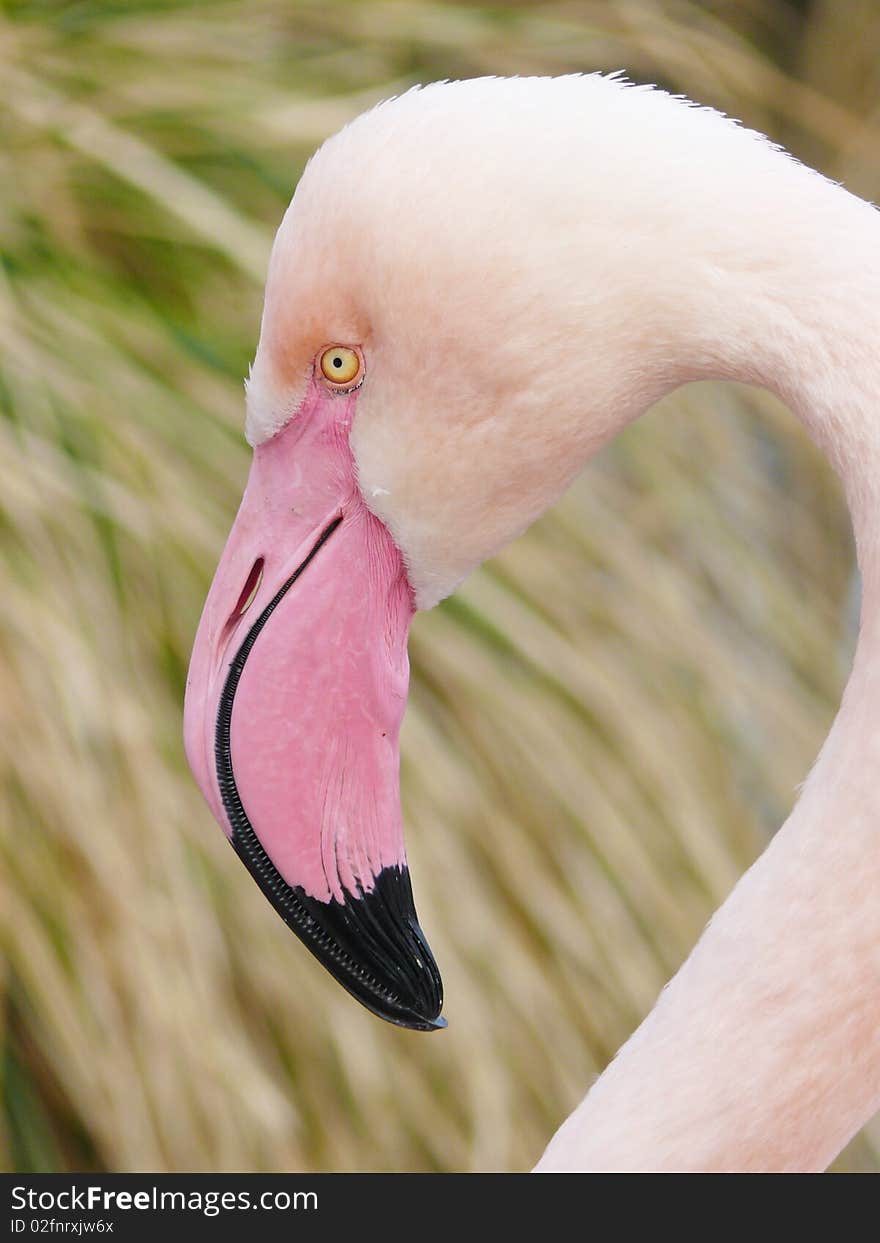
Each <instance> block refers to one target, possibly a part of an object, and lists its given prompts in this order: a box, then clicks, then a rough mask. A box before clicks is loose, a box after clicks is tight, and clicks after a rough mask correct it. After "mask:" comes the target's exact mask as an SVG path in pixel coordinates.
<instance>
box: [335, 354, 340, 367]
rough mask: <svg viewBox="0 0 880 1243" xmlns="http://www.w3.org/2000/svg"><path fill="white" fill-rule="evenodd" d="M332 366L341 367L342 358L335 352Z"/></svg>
mask: <svg viewBox="0 0 880 1243" xmlns="http://www.w3.org/2000/svg"><path fill="white" fill-rule="evenodd" d="M333 366H334V367H341V366H342V359H341V358H340V357H339V355H338V354H337V355H336V357H335V358H334V359H333Z"/></svg>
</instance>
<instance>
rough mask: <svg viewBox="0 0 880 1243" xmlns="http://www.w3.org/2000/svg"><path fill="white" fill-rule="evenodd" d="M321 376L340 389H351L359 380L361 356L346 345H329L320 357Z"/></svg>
mask: <svg viewBox="0 0 880 1243" xmlns="http://www.w3.org/2000/svg"><path fill="white" fill-rule="evenodd" d="M320 363H321V374H322V375H323V377H324V379H325V380H329V382H330V383H331V384H332V385H334V386H339V387H340V388H352V387H354V385H355V381H357V380H359V379H360V374H361V356H360V354H359V353H358V352H357V350H352V349H350V348H349V347H348V346H347V345H331V346H330V348H329V349H326V350H323V351H322V352H321V357H320Z"/></svg>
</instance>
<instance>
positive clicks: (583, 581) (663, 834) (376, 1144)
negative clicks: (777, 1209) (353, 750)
mask: <svg viewBox="0 0 880 1243" xmlns="http://www.w3.org/2000/svg"><path fill="white" fill-rule="evenodd" d="M618 68H625V69H626V70H627V71H628V72H629V73H630V75H631V76H632V77H634V78H635V79H637V80H640V81H652V82H658V83H660V84H662V85H664V86H666V87H668V88H670V89H673V90H675V91H681V92H684V93H686V94H688V95H691V96H693V97H695V98H697V99H699V100H701V101H703V102H706V103H711V104H714V105H716V106H718V107H720V108H722V109H724V110H726V111H728V112H730V113H732V114H734V115H736V116H738V117H741V118H742V119H743V120H744V121H745V122H747V123H748V124H750V125H752V126H755V127H757V128H759V129H763V130H765V131H767V132H768V133H770V134H771V135H772V136H773V137H774V138H775V139H777V140H778V141H781V142H783V143H784V144H786V145H787V146H789V147H790V148H791V149H792V150H793V151H794V152H795V153H796V154H798V155H799V156H801V157H802V158H803V159H805V160H807V161H808V162H810V163H814V164H816V165H817V166H818V167H820V168H821V169H822V170H823V171H824V172H826V173H828V174H829V175H831V176H832V177H835V178H842V179H845V181H846V182H847V184H848V185H849V187H850V188H851V189H853V190H855V191H856V192H858V193H860V194H862V195H864V196H866V197H869V198H877V197H878V185H880V143H878V137H880V6H878V5H877V4H876V3H875V0H837V2H834V0H813V2H812V3H809V2H807V0H801V2H799V3H795V2H794V0H744V2H736V3H735V2H734V0H715V2H712V0H703V2H689V0H601V2H593V3H591V2H588V0H571V2H570V3H558V2H557V3H530V4H516V3H514V4H505V5H494V6H486V5H479V4H460V3H423V2H421V0H397V2H396V0H361V2H354V0H348V2H345V0H343V2H334V3H332V4H331V3H321V2H319V0H314V2H311V3H310V2H307V0H286V2H284V0H229V2H225V0H209V2H207V3H193V2H185V3H170V2H165V3H162V2H159V0H156V2H150V0H136V2H134V3H129V4H125V3H98V2H97V0H92V2H89V0H83V2H82V3H65V4H62V3H52V2H50V0H42V2H39V0H31V2H20V3H16V2H7V3H4V4H3V5H2V6H0V81H2V91H0V135H2V140H0V187H2V188H0V250H2V260H3V263H2V269H0V407H2V414H3V418H2V419H0V438H2V444H0V562H2V591H0V765H2V775H0V800H2V803H0V857H2V873H0V944H2V957H0V972H2V990H3V1004H2V1009H0V1050H2V1061H0V1076H2V1085H0V1086H2V1093H3V1099H4V1111H3V1117H4V1121H3V1124H2V1132H0V1146H2V1164H3V1166H4V1167H5V1168H17V1169H20V1170H28V1171H34V1170H68V1169H79V1170H101V1169H111V1170H188V1171H193V1170H291V1169H294V1170H320V1169H339V1170H448V1169H464V1170H468V1169H474V1170H510V1169H522V1168H527V1167H528V1166H529V1165H530V1163H532V1162H533V1161H534V1160H535V1159H536V1158H537V1156H538V1155H539V1153H540V1151H541V1149H542V1147H543V1145H544V1143H545V1142H546V1140H547V1139H548V1138H549V1136H550V1134H551V1133H552V1131H553V1130H554V1129H555V1127H556V1126H557V1125H558V1123H559V1122H560V1121H561V1120H562V1118H563V1117H564V1116H565V1115H566V1114H567V1113H568V1111H569V1110H570V1109H571V1108H572V1107H573V1106H574V1105H575V1103H576V1102H577V1101H578V1100H579V1099H580V1097H581V1096H582V1095H583V1093H584V1091H585V1090H586V1088H587V1086H588V1084H589V1083H590V1081H591V1079H592V1077H593V1076H594V1075H595V1074H596V1073H597V1072H598V1071H599V1070H600V1069H601V1068H602V1066H603V1065H604V1063H605V1062H606V1061H607V1059H608V1058H609V1057H610V1056H611V1055H612V1054H613V1052H614V1051H615V1049H616V1048H617V1047H618V1045H619V1044H620V1043H621V1042H622V1040H623V1039H624V1038H625V1037H626V1036H627V1035H628V1033H629V1032H630V1031H631V1029H632V1028H633V1027H634V1025H635V1024H636V1023H637V1022H638V1021H639V1020H640V1018H641V1017H642V1016H643V1015H644V1014H645V1012H646V1011H647V1010H648V1009H649V1008H650V1006H651V1004H652V1002H653V1000H654V998H655V996H656V994H657V992H658V990H659V989H660V987H661V986H662V985H663V983H664V982H665V980H666V979H667V978H668V976H669V975H670V974H671V973H672V972H673V971H674V970H675V968H676V967H677V966H678V964H679V963H680V961H681V960H682V958H683V956H684V955H685V954H686V953H687V951H688V950H689V948H690V947H691V945H692V944H693V942H694V940H695V939H696V937H697V936H698V934H699V932H700V930H701V928H702V926H703V924H704V923H705V921H706V919H707V917H708V916H709V914H710V913H711V911H712V910H713V909H714V908H715V906H716V905H717V904H718V903H719V901H720V900H721V899H722V898H723V897H724V895H725V894H726V893H727V892H728V890H729V889H730V887H731V886H732V885H733V883H734V882H735V880H736V879H737V877H738V875H739V874H740V872H741V871H742V870H743V868H745V866H746V865H747V864H748V863H749V862H750V861H751V860H752V859H753V858H754V856H755V855H756V854H757V853H758V852H759V851H760V849H761V848H762V846H763V845H764V843H765V842H766V841H767V839H768V836H769V835H770V834H771V833H772V831H773V830H774V829H775V828H776V827H777V826H778V825H779V824H780V823H781V822H782V820H783V819H784V817H785V815H786V813H787V811H788V809H789V807H790V805H791V803H792V800H793V797H794V791H795V788H796V786H797V783H798V782H799V781H800V780H802V779H803V777H804V776H805V774H806V772H807V769H808V767H809V765H810V763H811V762H812V760H813V758H814V757H815V754H816V752H817V750H818V747H819V744H820V742H821V739H822V738H823V736H824V733H825V731H826V730H827V728H828V726H829V724H830V721H831V718H832V715H833V712H834V709H835V706H836V703H837V700H838V696H839V693H840V690H841V688H842V685H843V681H844V679H845V675H846V671H847V668H848V662H849V656H850V652H851V646H852V631H853V617H854V612H853V609H854V593H855V586H854V582H853V558H852V550H851V544H850V533H849V524H848V520H847V517H846V513H845V510H844V507H843V504H842V500H841V495H840V492H839V489H838V487H837V484H836V482H835V480H834V479H833V477H832V476H831V474H830V472H829V470H828V468H827V467H826V466H825V464H824V462H823V460H822V459H821V458H820V456H819V455H818V453H817V452H816V451H815V450H814V449H813V447H812V446H811V445H810V444H809V442H808V441H807V440H806V438H805V436H804V435H803V433H802V432H801V430H800V428H799V427H798V426H796V425H795V424H794V422H793V420H792V419H791V417H790V416H789V415H788V414H787V413H786V412H785V411H784V410H782V409H781V408H780V407H779V406H778V405H776V404H775V403H774V402H772V401H771V400H770V399H769V398H768V397H766V396H765V395H763V394H760V393H756V392H753V391H750V390H746V389H737V388H734V387H731V386H727V387H723V386H708V385H702V386H695V387H693V388H690V389H687V390H683V391H681V392H680V393H678V394H677V395H675V397H674V398H673V399H671V400H668V401H666V402H665V403H664V404H663V407H662V408H658V409H657V410H656V411H655V412H653V413H652V414H651V415H650V416H649V417H648V418H646V419H644V420H642V421H641V423H640V424H638V425H637V426H635V427H633V428H632V429H630V430H629V431H628V432H627V433H626V434H625V435H624V436H623V437H622V438H620V439H619V440H618V441H617V442H616V443H615V444H614V445H613V446H612V447H611V448H610V449H609V450H607V451H606V452H604V453H603V454H602V455H601V457H600V458H599V459H598V460H597V461H596V462H595V463H594V464H593V465H592V466H591V467H590V468H589V469H588V471H587V472H586V474H585V476H584V477H583V479H582V480H581V482H580V483H579V484H578V485H577V486H576V487H575V488H574V489H573V490H572V491H571V492H570V493H569V494H568V495H567V496H566V497H565V499H564V500H563V502H562V503H561V504H560V505H559V506H558V508H557V509H556V511H555V512H553V513H552V514H549V515H548V516H547V517H546V518H545V519H544V520H543V521H542V522H540V523H539V524H538V525H537V526H536V527H534V528H533V529H532V530H531V531H530V532H529V534H528V535H526V536H525V537H524V538H523V539H521V540H520V541H519V542H518V543H516V544H515V545H513V546H512V547H510V548H509V549H508V550H507V551H506V552H505V553H504V554H503V555H502V556H501V557H499V558H498V559H497V560H496V561H495V562H494V563H493V564H491V565H489V566H487V567H485V568H484V569H483V570H482V571H481V572H480V573H478V574H477V575H475V576H474V577H473V579H471V580H470V581H469V582H468V583H467V584H466V586H465V587H464V588H463V589H462V590H461V591H460V592H459V593H458V595H457V596H456V597H455V598H454V599H452V600H450V601H448V602H447V603H446V604H444V605H443V606H442V607H440V608H439V609H437V610H435V611H434V612H433V613H431V614H428V615H425V616H422V617H421V618H420V619H418V620H417V623H416V625H415V629H414V634H413V639H412V648H411V652H412V658H413V694H412V701H411V705H410V708H409V712H408V716H407V722H406V727H405V734H404V751H403V791H404V802H405V812H406V817H407V822H408V837H409V847H410V859H411V863H412V867H413V875H414V881H415V886H416V896H417V901H418V905H419V910H420V914H421V917H422V923H423V925H424V926H425V928H426V929H427V931H428V934H429V936H430V939H431V942H432V945H433V947H434V950H435V952H436V954H437V956H438V959H439V961H440V963H441V966H442V968H443V971H444V977H445V982H446V988H447V996H448V1004H447V1008H446V1013H447V1015H448V1018H449V1021H450V1027H449V1030H448V1032H446V1033H445V1034H443V1035H440V1036H435V1037H433V1038H430V1039H426V1038H425V1037H423V1036H419V1035H415V1034H412V1033H405V1032H401V1031H397V1030H394V1029H392V1028H390V1027H388V1026H385V1025H384V1024H382V1023H380V1022H378V1021H377V1020H375V1019H374V1018H372V1017H371V1016H369V1015H368V1014H367V1013H366V1012H364V1011H363V1010H361V1009H360V1008H359V1007H358V1006H357V1005H356V1004H355V1003H354V1002H352V1001H351V1000H350V999H349V998H348V997H347V996H346V995H345V994H343V992H342V991H341V990H340V989H339V988H338V987H337V986H336V985H335V984H334V983H333V982H332V981H331V980H330V978H329V977H328V976H326V975H325V974H324V973H323V972H322V971H321V970H320V968H318V967H317V965H316V964H315V963H314V962H313V961H312V960H311V958H310V957H309V956H308V955H307V954H305V952H304V951H303V950H302V949H301V947H300V946H299V944H298V943H297V942H296V941H295V940H294V938H293V937H292V936H291V935H290V934H289V933H288V932H287V931H286V930H285V928H284V927H283V925H282V924H281V922H280V920H278V918H277V917H276V916H275V915H274V913H273V912H272V910H271V909H270V907H269V906H268V904H267V903H266V902H265V901H264V900H263V898H262V897H261V896H260V894H259V893H258V891H257V889H256V887H255V886H254V885H253V883H252V881H251V880H250V879H249V877H248V876H247V874H246V873H245V871H244V869H243V868H242V867H241V866H240V864H239V863H238V862H237V860H236V859H235V857H234V855H233V853H232V852H231V851H230V850H229V848H228V846H227V845H226V843H225V841H224V839H223V837H222V835H221V834H220V832H219V830H218V829H217V828H216V826H215V825H214V823H213V821H212V820H211V818H210V816H209V813H208V812H207V810H206V808H205V807H204V806H203V804H202V801H201V797H200V796H199V794H198V793H197V791H196V788H195V786H194V784H193V782H192V781H191V779H190V777H189V775H188V772H187V770H186V767H185V762H184V758H183V754H182V748H181V742H180V732H181V703H182V697H183V686H184V677H185V670H186V666H187V661H188V657H189V649H190V645H191V641H192V638H193V635H194V632H195V628H196V623H197V620H198V616H199V612H200V609H201V604H202V601H203V598H204V595H205V592H206V590H207V587H208V584H209V580H210V578H211V575H212V572H213V569H214V565H215V563H216V560H217V557H218V555H219V552H220V550H221V547H222V545H223V542H224V538H225V535H226V532H227V530H228V528H229V525H230V523H231V521H232V517H233V515H234V512H235V508H236V505H237V502H238V498H239V494H240V490H241V488H242V485H243V482H244V479H245V476H246V472H247V467H248V451H247V448H246V446H245V444H244V441H243V438H242V430H241V429H242V417H243V402H242V388H241V380H242V376H243V375H244V374H245V373H246V370H247V366H248V362H249V360H250V358H251V357H252V355H253V351H254V347H255V344H256V337H257V332H258V325H259V314H260V303H261V282H262V278H263V274H264V267H265V262H266V256H267V250H268V246H269V242H270V238H271V235H272V232H273V230H274V228H275V227H276V225H277V223H278V221H279V219H280V216H281V213H282V210H283V208H284V206H285V204H286V202H287V200H288V198H289V196H290V194H291V192H292V190H293V187H294V185H295V183H296V179H297V176H298V174H299V172H300V170H301V168H302V165H303V163H304V161H305V159H306V158H307V156H308V154H309V153H310V152H311V150H312V149H313V148H314V147H315V146H316V145H317V144H318V143H319V142H320V141H321V140H322V139H323V138H324V137H325V136H326V135H327V134H329V133H330V132H332V131H334V130H335V129H336V128H338V127H339V126H340V125H341V124H343V123H344V122H345V121H346V120H347V119H348V118H349V117H351V116H352V115H354V114H356V113H357V112H359V111H361V110H362V109H363V108H364V107H366V106H368V105H369V104H370V103H372V102H373V101H374V100H378V99H380V98H382V97H385V96H387V95H389V94H393V93H396V92H398V91H400V90H402V89H403V88H405V87H406V86H408V85H409V84H410V83H413V82H416V81H427V80H431V79H434V78H442V77H469V76H474V75H479V74H485V73H500V74H507V73H561V72H568V71H573V70H593V69H605V70H611V69H618ZM524 878H528V879H527V883H525V882H524ZM840 1166H841V1168H846V1169H852V1170H876V1169H878V1168H880V1129H878V1127H877V1126H876V1124H875V1126H874V1127H873V1130H872V1129H871V1128H869V1129H868V1132H866V1133H865V1134H863V1135H862V1136H861V1137H860V1138H859V1139H857V1140H856V1141H855V1142H854V1143H853V1145H851V1147H850V1148H849V1150H848V1151H847V1153H846V1154H845V1155H844V1157H843V1158H842V1161H841V1162H840Z"/></svg>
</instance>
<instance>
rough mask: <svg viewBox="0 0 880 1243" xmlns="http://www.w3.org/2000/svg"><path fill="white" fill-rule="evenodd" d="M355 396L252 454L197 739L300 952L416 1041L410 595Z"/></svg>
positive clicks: (194, 687) (192, 759) (190, 722)
mask: <svg viewBox="0 0 880 1243" xmlns="http://www.w3.org/2000/svg"><path fill="white" fill-rule="evenodd" d="M354 400H355V399H354V397H353V396H351V397H339V396H336V395H334V396H328V395H324V394H322V393H319V392H317V391H315V390H313V392H312V394H311V396H310V398H309V400H308V401H307V402H306V404H305V406H304V407H303V408H302V409H301V410H300V411H299V412H298V414H297V416H296V417H295V419H294V420H293V421H292V422H291V423H290V424H289V425H288V426H287V427H286V428H285V429H284V430H283V431H282V432H281V433H279V434H278V435H277V436H276V437H275V438H274V439H273V440H271V441H269V442H267V443H266V444H264V445H261V446H260V447H258V448H257V449H256V450H255V453H254V460H253V464H252V467H251V473H250V477H249V479H248V484H247V488H246V490H245V494H244V498H243V500H242V504H241V508H240V510H239V513H238V517H237V518H236V521H235V524H234V526H233V528H232V532H231V533H230V536H229V540H228V543H227V545H226V549H225V551H224V553H223V556H222V558H221V561H220V565H219V566H218V569H217V572H216V575H215V577H214V582H213V584H212V586H211V590H210V593H209V595H208V599H207V602H206V604H205V609H204V612H203V614H202V620H201V623H200V625H199V630H198V634H197V636H196V641H195V646H194V650H193V656H192V661H191V665H190V674H189V678H188V681H187V694H186V708H185V724H184V733H185V743H186V752H187V758H188V759H189V763H190V767H191V768H192V771H193V774H194V776H195V778H196V781H197V782H198V784H199V786H200V788H201V790H202V793H203V794H204V795H205V798H206V799H207V801H208V803H209V805H210V807H211V809H212V811H213V812H214V815H215V816H216V818H217V820H218V821H219V823H220V825H221V827H222V828H223V830H224V832H225V833H226V834H227V836H228V837H229V839H230V841H231V843H232V845H233V847H234V849H235V850H236V852H237V854H238V855H239V857H240V858H241V860H242V862H243V863H244V864H245V866H246V867H247V868H248V870H249V871H250V873H251V875H252V876H253V878H254V880H255V881H256V882H257V884H258V885H259V887H260V888H261V889H262V891H263V893H264V894H265V895H266V897H267V898H268V899H269V901H270V902H271V903H272V905H273V906H274V907H275V909H276V910H277V911H278V913H279V915H281V917H282V919H283V920H284V921H285V923H286V924H287V925H288V926H289V927H290V928H292V929H293V931H294V932H295V933H296V934H297V936H298V937H299V938H300V940H301V941H302V942H303V943H304V944H305V945H306V947H307V948H308V949H309V950H310V951H311V952H312V954H314V955H315V957H316V958H317V959H318V960H319V961H320V962H321V963H323V965H324V966H325V967H326V968H327V970H328V971H329V972H330V973H331V975H333V976H334V977H335V978H336V979H337V980H338V981H339V982H340V984H342V985H343V987H345V988H346V989H347V990H348V991H349V992H350V993H351V994H352V996H354V997H356V998H357V1000H358V1001H360V1002H361V1003H362V1004H363V1005H365V1006H366V1007H367V1009H369V1010H371V1011H372V1012H373V1013H374V1014H377V1015H379V1016H380V1017H381V1018H383V1019H387V1020H388V1021H389V1022H391V1023H396V1024H398V1025H399V1026H402V1027H410V1028H415V1029H416V1030H419V1031H432V1030H436V1029H437V1028H439V1027H444V1026H445V1025H446V1023H445V1020H444V1019H443V1018H441V1017H440V1011H441V1008H442V1005H443V988H442V982H441V979H440V973H439V971H438V969H437V966H436V963H435V962H434V958H433V956H432V954H431V951H430V949H429V947H428V944H427V942H426V940H425V937H424V935H423V933H422V931H421V928H420V927H419V924H418V919H417V916H416V912H415V907H414V904H413V898H412V890H411V888H410V880H409V870H408V868H407V864H406V855H405V851H404V843H403V827H402V818H401V811H400V792H399V751H398V736H399V731H400V724H401V720H402V718H403V712H404V708H405V706H406V695H407V689H408V683H409V663H408V660H407V653H406V642H407V635H408V632H409V625H410V621H411V620H412V616H413V612H414V609H413V603H412V594H411V591H410V588H409V584H408V582H407V578H406V573H405V570H404V567H403V563H402V559H401V556H400V553H399V551H398V549H397V548H396V546H395V544H394V542H393V541H392V539H391V537H390V535H389V533H388V531H387V530H386V528H385V527H384V526H383V525H382V523H380V522H379V520H378V519H377V518H375V517H374V515H373V514H372V513H370V511H369V510H368V509H367V508H366V506H365V505H364V503H363V499H362V498H361V495H360V492H359V491H358V488H357V483H356V480H355V471H354V464H353V461H352V457H351V451H350V448H349V444H348V430H349V425H350V419H351V414H352V412H353V408H354Z"/></svg>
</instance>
